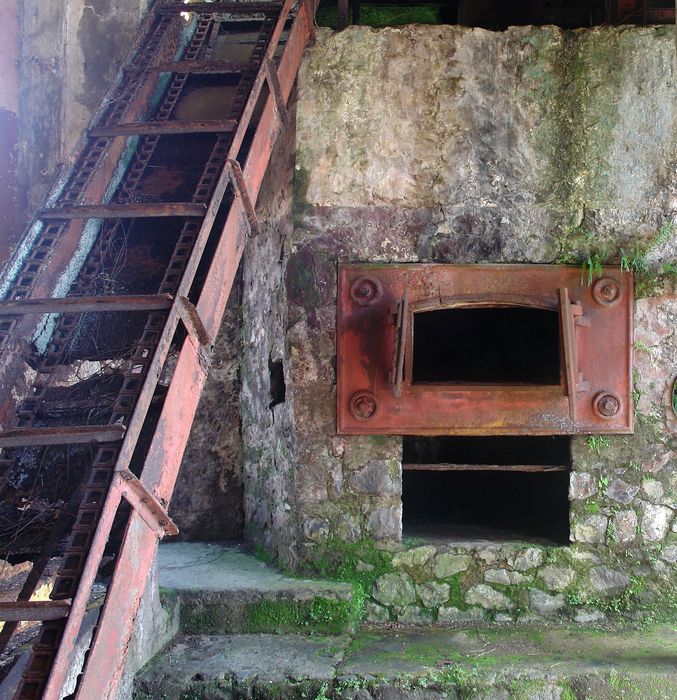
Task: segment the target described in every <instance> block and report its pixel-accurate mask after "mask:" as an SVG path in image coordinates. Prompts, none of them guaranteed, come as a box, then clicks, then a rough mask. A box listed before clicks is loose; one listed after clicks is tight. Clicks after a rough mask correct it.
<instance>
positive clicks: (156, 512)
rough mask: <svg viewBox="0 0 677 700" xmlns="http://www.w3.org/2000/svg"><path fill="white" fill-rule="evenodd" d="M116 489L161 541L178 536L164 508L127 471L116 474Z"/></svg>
mask: <svg viewBox="0 0 677 700" xmlns="http://www.w3.org/2000/svg"><path fill="white" fill-rule="evenodd" d="M116 479H117V488H119V489H120V493H121V495H122V497H123V498H124V499H125V500H126V501H127V503H129V505H130V506H132V508H134V510H136V512H137V513H138V514H139V515H140V516H141V518H143V520H144V522H145V523H146V525H148V527H149V528H150V529H151V530H153V531H154V532H155V533H156V534H157V536H158V537H159V538H160V539H162V538H163V537H164V536H165V535H178V534H179V528H178V527H177V526H176V523H174V521H173V520H172V519H171V518H170V517H169V515H168V514H167V510H166V509H165V506H164V505H163V504H162V503H160V501H158V499H157V498H155V496H153V494H152V493H151V492H150V491H149V490H148V489H147V488H146V487H145V486H144V485H143V484H142V483H141V482H140V481H139V479H137V478H136V476H135V475H134V474H132V472H130V471H129V469H122V470H120V471H118V472H117V473H116Z"/></svg>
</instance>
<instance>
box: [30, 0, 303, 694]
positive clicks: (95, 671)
mask: <svg viewBox="0 0 677 700" xmlns="http://www.w3.org/2000/svg"><path fill="white" fill-rule="evenodd" d="M294 4H295V3H294V0H287V1H286V2H285V3H284V6H283V7H282V9H281V11H280V15H279V18H278V21H277V24H276V26H275V29H274V30H273V34H272V37H271V40H270V43H269V46H268V49H267V52H266V57H265V59H264V61H263V63H262V65H261V69H260V71H259V73H258V75H257V77H256V80H255V82H254V85H253V87H252V90H251V93H250V96H249V99H248V101H247V105H246V107H245V109H244V113H243V116H242V119H241V120H240V121H239V124H238V127H237V130H236V132H235V135H234V137H233V141H232V145H231V148H230V152H229V154H228V157H227V160H229V161H230V160H232V161H234V160H235V159H236V158H237V154H238V152H239V150H240V147H241V145H242V142H243V140H244V137H245V134H246V131H247V128H248V126H249V122H250V120H251V118H252V115H253V113H254V109H255V107H256V103H257V101H258V98H259V96H260V93H261V89H262V88H263V85H264V83H265V82H266V81H268V83H269V86H270V95H269V97H268V99H267V102H266V105H265V107H264V110H263V113H262V115H261V118H260V120H259V122H258V126H257V128H256V132H255V135H254V138H253V142H252V145H251V147H250V150H249V154H248V157H247V163H246V165H245V167H244V168H243V169H242V170H243V171H242V180H243V182H244V186H245V190H244V191H245V192H246V193H247V194H248V197H243V196H236V198H235V200H234V203H233V206H232V207H231V209H230V212H229V214H228V217H227V219H226V222H225V225H224V228H223V231H222V234H221V238H220V241H219V244H218V246H217V249H216V252H215V253H214V256H213V259H212V261H211V265H210V267H209V272H208V274H207V278H206V281H205V283H204V286H203V289H202V292H201V294H200V298H199V301H198V303H197V304H196V308H197V318H198V319H199V321H200V323H201V324H202V327H203V329H204V331H205V332H206V336H207V337H208V338H214V337H215V336H216V333H217V332H218V329H219V326H220V323H221V320H222V318H223V313H224V310H225V306H226V302H227V300H228V297H229V295H230V290H231V288H232V284H233V280H234V278H235V274H236V271H237V268H238V266H239V262H240V259H241V257H242V252H243V250H244V246H245V242H246V238H247V235H248V233H249V231H250V230H251V227H252V221H251V213H250V212H248V211H247V210H248V207H247V206H246V199H247V198H248V199H249V200H251V202H255V201H256V198H257V196H258V193H259V189H260V186H261V183H262V181H263V177H264V174H265V171H266V168H267V165H268V161H269V159H270V155H271V152H272V148H273V144H274V142H275V139H276V137H277V134H278V133H279V131H280V130H281V128H282V124H281V123H280V116H279V115H280V111H281V110H280V104H279V95H278V103H277V104H276V97H275V94H274V93H275V92H276V88H277V87H278V85H277V84H279V90H280V93H281V96H282V97H283V100H284V104H285V105H286V102H287V100H288V98H289V95H290V93H291V89H292V86H293V83H294V80H295V78H296V74H297V72H298V68H299V65H300V61H301V55H302V53H303V49H304V47H305V45H306V43H307V41H308V39H309V38H310V37H311V35H312V31H313V14H314V12H313V9H312V7H311V3H310V2H303V3H302V5H301V6H300V8H299V10H298V12H297V14H296V16H295V18H294V21H293V24H292V28H291V31H290V35H289V38H288V40H287V42H286V45H285V47H284V52H283V54H282V57H281V59H280V62H279V67H278V69H277V78H278V80H275V79H274V77H273V78H272V79H271V70H272V69H271V62H272V59H273V56H274V53H275V50H276V48H277V45H278V43H279V40H280V36H281V34H282V31H283V29H284V25H285V22H286V21H287V18H288V16H289V13H290V11H291V9H292V7H293V6H294ZM230 178H231V170H230V169H229V168H227V167H226V168H224V171H223V174H222V176H221V178H220V180H219V182H218V184H217V186H216V189H215V192H214V195H213V198H212V202H211V203H210V205H209V206H208V207H207V214H206V216H205V219H204V221H203V223H202V228H201V230H200V233H199V235H198V239H197V242H196V244H195V247H194V250H193V253H192V255H191V258H190V261H189V263H188V265H187V267H186V270H185V273H184V276H183V279H182V282H181V285H180V287H179V290H178V293H177V295H176V302H175V303H174V305H173V306H172V308H171V309H170V311H169V315H168V318H167V321H166V324H165V328H164V331H163V334H162V339H161V340H160V343H159V345H158V349H157V351H156V354H155V357H154V359H153V364H152V367H151V370H150V371H149V373H148V375H147V379H146V382H145V385H144V387H143V390H142V392H141V395H140V397H139V401H138V403H137V408H136V410H135V412H134V416H133V418H132V420H131V421H130V425H129V426H128V428H127V431H126V435H125V439H124V442H123V446H122V449H121V452H120V455H119V457H118V461H117V464H116V472H118V473H119V474H124V473H128V472H127V469H128V466H129V463H130V460H131V457H132V453H133V451H134V448H135V445H136V442H137V439H138V436H139V434H140V431H141V427H142V425H143V422H144V419H145V416H146V413H147V410H148V407H149V406H150V401H151V398H152V395H153V391H154V389H155V386H156V384H157V378H158V377H159V373H160V369H161V367H162V365H163V364H164V361H165V359H166V356H167V352H168V350H169V345H170V342H171V339H172V337H173V335H174V332H175V330H176V327H177V325H178V323H179V321H180V320H181V319H182V318H185V311H184V310H183V309H182V306H181V303H180V300H181V298H182V297H186V296H187V294H188V291H189V290H190V287H191V284H192V281H193V279H194V276H195V273H196V272H197V268H198V265H199V263H200V260H201V257H202V254H203V251H204V248H205V246H206V243H207V238H208V236H209V233H210V230H211V227H212V225H213V223H214V220H215V218H216V213H217V211H218V205H219V203H220V202H221V201H222V199H223V197H224V195H225V193H226V189H227V187H228V186H229V182H230ZM236 194H237V193H236ZM248 214H249V216H248ZM200 340H202V341H204V337H203V338H202V339H200V338H197V337H192V336H189V337H188V339H187V340H186V341H185V342H184V344H183V347H182V349H181V352H180V355H179V359H178V362H177V365H176V369H175V371H174V375H173V378H172V382H171V384H170V386H169V389H168V394H167V398H166V400H165V403H164V407H163V410H162V414H161V416H160V419H159V422H158V425H157V428H156V430H155V434H154V436H153V439H152V442H151V446H150V449H149V452H148V455H147V458H146V461H145V465H144V468H143V471H142V474H141V478H140V484H141V485H142V487H143V488H145V489H146V490H147V491H148V492H149V494H150V495H151V496H152V497H153V500H154V501H156V502H159V503H168V502H169V500H170V499H171V495H172V491H173V488H174V483H175V481H176V477H177V474H178V470H179V466H180V464H181V458H182V456H183V452H184V449H185V446H186V443H187V440H188V436H189V433H190V428H191V424H192V421H193V417H194V415H195V411H196V409H197V403H198V400H199V396H200V393H201V390H202V387H203V386H204V383H205V380H206V376H207V373H206V369H205V368H204V365H205V355H206V354H208V353H209V352H210V347H208V346H207V347H206V346H204V345H203V344H201V342H200ZM128 496H129V494H128V493H127V491H126V485H125V480H124V479H121V478H117V479H115V480H114V481H113V484H112V485H111V487H110V489H109V492H108V495H107V497H106V501H105V505H104V508H103V511H102V514H101V518H100V521H99V524H98V527H97V530H96V534H95V536H94V540H93V541H92V544H91V547H90V550H89V554H88V557H87V563H86V565H85V568H84V571H83V574H82V578H81V580H80V584H79V586H78V591H77V593H76V595H75V597H74V598H73V601H72V605H71V610H70V614H69V617H68V622H67V624H66V627H65V630H64V633H63V637H62V639H61V643H60V646H59V651H58V653H57V657H56V659H55V661H54V664H53V667H52V671H51V674H50V677H49V680H48V684H47V687H46V689H45V692H44V695H43V697H44V698H47V699H48V700H57V699H58V698H59V697H60V694H61V691H62V688H63V685H64V682H65V679H66V677H67V674H68V673H69V671H70V669H71V667H72V664H73V661H74V656H75V653H74V650H75V642H76V639H77V636H78V632H79V630H80V627H81V624H82V620H83V617H84V613H85V610H86V606H87V602H88V598H89V591H90V589H91V586H92V584H93V583H94V579H95V576H96V573H97V570H98V567H99V564H100V561H101V557H102V555H103V551H104V548H105V546H106V542H107V540H108V536H109V534H110V531H111V527H112V525H113V520H114V518H115V514H116V512H117V510H118V507H119V505H120V502H121V500H122V498H123V497H124V498H127V499H128V500H130V501H131V502H132V505H134V499H133V498H132V497H129V498H128ZM145 515H146V518H144V514H143V513H141V512H140V511H139V510H138V509H133V510H132V513H131V515H130V518H129V522H128V525H127V529H126V532H125V535H124V538H123V542H122V547H121V550H120V552H119V556H118V562H117V565H116V569H115V573H114V575H113V578H112V581H111V583H110V586H109V590H108V594H107V597H106V601H105V604H104V608H103V611H102V613H101V618H100V620H99V623H98V627H97V630H96V634H95V637H94V640H93V642H92V645H91V648H90V651H89V655H88V658H87V662H86V666H85V668H84V671H83V675H82V677H81V679H80V683H79V686H78V690H77V697H78V698H82V699H83V700H84V699H86V698H112V697H114V696H115V693H116V689H117V687H118V684H119V682H120V678H121V675H122V671H123V669H124V662H125V654H126V651H127V647H128V644H129V641H130V639H131V635H132V632H133V630H134V621H135V617H136V614H137V612H138V607H139V604H140V601H141V597H142V595H143V591H144V588H145V585H146V581H147V578H148V572H149V570H150V566H151V563H152V561H153V557H154V555H155V552H156V548H157V542H158V532H159V530H160V528H162V527H164V526H163V525H162V522H161V521H160V520H158V521H157V525H158V527H152V526H151V525H149V522H148V517H147V516H148V514H145ZM160 517H161V516H160Z"/></svg>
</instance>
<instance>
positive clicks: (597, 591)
mask: <svg viewBox="0 0 677 700" xmlns="http://www.w3.org/2000/svg"><path fill="white" fill-rule="evenodd" d="M674 86H675V52H674V37H673V32H672V29H671V28H627V27H623V28H596V29H591V30H577V31H573V32H565V31H562V30H559V29H557V28H555V27H544V28H534V27H516V28H511V29H509V30H508V31H506V32H503V33H492V32H488V31H484V30H480V29H468V28H462V27H444V26H435V27H431V26H427V27H424V26H409V27H400V28H390V29H384V30H374V29H370V28H364V27H352V28H349V29H348V30H346V31H344V32H341V33H331V32H329V31H325V30H322V31H320V33H319V37H318V42H317V44H316V46H315V47H314V48H312V49H310V50H309V51H308V52H307V55H306V59H305V62H304V65H303V67H302V70H301V74H300V77H299V103H298V116H297V152H296V164H295V199H294V207H295V211H294V213H295V222H294V223H295V225H294V229H293V232H291V235H290V236H289V238H288V239H287V240H286V241H283V244H284V246H283V254H284V264H285V267H286V299H285V298H284V296H285V295H284V293H283V292H282V291H281V289H280V286H279V285H280V282H281V277H282V275H281V271H280V270H279V269H278V266H277V264H276V262H275V261H277V260H278V259H279V252H280V243H279V241H278V239H275V243H274V244H273V243H264V242H258V243H254V244H253V246H252V247H251V249H250V251H249V252H250V258H249V269H250V270H251V271H252V272H251V273H250V275H249V276H247V274H246V275H245V309H244V316H245V326H244V333H245V345H246V346H247V343H249V345H248V348H249V352H248V353H247V350H246V353H247V358H246V360H245V364H246V366H247V367H248V370H247V372H246V374H247V375H248V377H247V378H246V379H245V380H244V383H243V394H242V397H243V412H244V418H243V421H244V431H245V444H246V446H245V452H246V453H247V450H249V454H248V457H246V464H247V465H248V466H247V467H246V469H248V470H249V472H250V483H249V485H248V487H247V485H246V487H245V488H246V508H245V509H246V513H247V515H246V518H247V521H248V523H249V527H250V530H252V531H254V532H256V533H257V536H256V540H257V541H259V542H263V543H264V544H265V545H266V546H267V547H269V548H270V550H271V551H272V552H273V553H276V554H280V553H283V552H285V551H286V552H289V551H291V553H289V554H287V555H286V556H284V557H283V558H284V560H285V563H287V564H289V565H292V566H296V567H297V568H298V567H301V566H303V565H304V564H305V565H307V564H308V563H310V565H311V566H314V567H316V570H320V571H322V572H323V573H325V574H327V573H328V574H331V573H332V571H333V573H334V574H336V575H339V574H340V572H344V573H345V571H346V570H347V568H350V566H352V567H353V568H352V570H353V571H354V572H356V575H357V576H359V577H360V580H362V581H365V580H369V576H372V579H373V587H371V588H369V590H368V593H369V594H370V599H369V601H368V603H367V611H368V614H369V619H372V620H386V619H394V620H399V621H402V622H407V621H408V622H416V621H434V620H437V621H439V622H451V621H459V620H461V621H462V620H474V619H479V618H481V617H486V616H491V617H493V618H494V619H496V620H512V619H515V618H516V617H518V616H519V617H520V618H524V617H527V616H531V615H544V616H550V615H565V616H568V617H572V618H574V619H576V620H579V621H581V622H584V621H591V620H594V619H599V618H601V617H603V616H604V615H613V614H618V613H623V614H630V612H631V611H633V610H635V611H636V610H643V611H644V612H643V613H642V614H646V611H647V610H653V611H654V612H656V611H658V610H659V609H663V608H665V607H666V606H668V607H669V606H670V605H672V606H677V593H676V588H675V585H676V582H675V573H674V571H675V567H674V564H675V562H676V561H677V520H676V519H675V511H676V510H677V482H676V480H675V479H676V477H675V469H676V466H677V464H676V461H675V460H676V458H675V451H676V450H677V432H676V429H677V424H676V418H675V415H674V413H673V410H672V408H671V406H670V400H671V399H670V395H671V386H672V382H673V381H674V379H675V375H676V374H677V354H676V353H677V350H676V347H677V343H676V342H675V341H676V340H677V338H675V333H676V332H677V331H676V329H677V323H676V320H677V318H676V317H677V297H676V296H675V294H674V273H675V269H677V268H675V267H673V266H674V264H675V263H674V261H675V259H676V258H677V255H676V251H677V236H676V235H675V234H676V228H677V227H676V222H677V106H676V105H675V99H674V95H675V93H674ZM286 233H287V232H283V235H286ZM271 246H272V247H271ZM621 260H623V261H624V264H625V265H628V266H630V267H632V268H633V269H634V270H635V273H636V281H637V296H638V297H641V298H638V300H637V304H636V316H635V355H636V372H635V399H636V423H637V429H636V433H635V435H634V436H614V437H611V436H610V437H606V436H601V437H597V438H595V439H587V438H585V437H578V438H575V439H574V440H573V461H572V475H571V486H570V493H569V497H570V501H571V509H570V513H571V515H570V519H571V539H572V543H571V545H570V546H568V547H545V548H543V547H536V546H533V545H528V544H526V543H512V544H495V545H481V544H476V545H472V544H468V545H463V546H461V545H452V544H449V545H445V546H439V545H435V546H433V545H428V544H425V543H420V542H419V543H411V542H406V541H405V542H402V539H401V538H402V532H401V512H402V511H401V483H402V482H401V450H402V446H401V439H400V438H397V437H383V436H368V437H349V436H338V435H337V434H336V417H335V400H336V397H335V320H336V265H337V262H360V261H371V262H429V261H434V262H448V263H479V262H491V263H518V262H526V263H529V262H533V263H572V264H580V263H581V262H587V264H588V265H591V266H594V265H595V264H596V263H597V262H599V261H603V262H606V263H609V264H613V263H617V264H619V265H620V264H621ZM255 270H256V271H257V274H258V276H259V277H258V278H257V279H259V282H258V283H256V284H254V271H255ZM261 276H263V278H264V280H265V281H260V277H261ZM252 285H253V286H252ZM271 301H272V307H271V306H270V304H271ZM285 304H287V305H288V310H287V311H286V312H285V311H284V307H285ZM259 323H263V328H264V330H262V326H260V325H259ZM285 332H286V336H284V337H283V334H284V333H285ZM248 337H249V340H247V338H248ZM271 352H272V353H273V354H275V355H276V356H277V355H279V356H284V360H285V376H286V379H287V397H288V398H287V401H286V403H285V404H284V408H283V409H280V407H276V408H277V410H275V409H274V410H273V411H270V410H268V409H267V408H266V407H265V405H264V404H265V399H266V396H267V391H268V387H267V386H266V377H267V376H268V374H267V362H268V359H269V356H270V353H271ZM248 414H250V415H248ZM262 426H263V427H262ZM292 431H293V436H292V437H288V436H291V435H292ZM282 436H284V439H282ZM290 449H291V450H292V451H291V453H290V452H289V451H288V450H290ZM254 472H256V475H254V474H253V473H254ZM273 473H275V474H276V476H275V477H274V478H273V477H271V476H269V475H271V474H273ZM264 474H266V475H268V476H263V475H264ZM262 487H265V488H267V489H270V491H271V493H269V494H267V495H264V494H262V492H261V488H262ZM247 489H248V490H247ZM271 495H272V496H273V498H272V499H271ZM271 500H272V501H273V502H274V503H275V508H273V509H271ZM264 523H266V525H264ZM271 523H272V524H271ZM290 543H291V544H292V545H293V546H291V550H290V549H289V546H290ZM370 543H375V545H376V554H374V551H373V550H372V549H370V547H371V544H370ZM414 544H415V545H416V546H414ZM360 552H362V553H364V556H362V557H361V556H360V555H359V553H360ZM351 558H352V560H351V561H349V559H351ZM327 562H329V565H328V564H327ZM349 565H350V566H349Z"/></svg>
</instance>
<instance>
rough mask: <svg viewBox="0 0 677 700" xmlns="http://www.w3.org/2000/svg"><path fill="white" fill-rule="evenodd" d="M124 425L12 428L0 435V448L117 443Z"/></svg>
mask: <svg viewBox="0 0 677 700" xmlns="http://www.w3.org/2000/svg"><path fill="white" fill-rule="evenodd" d="M125 431H126V428H125V426H124V425H75V426H65V427H63V426H62V427H53V428H12V429H10V430H5V431H3V432H2V433H0V448H5V447H37V446H39V445H84V444H87V443H89V442H117V441H118V440H122V438H123V437H124V436H125Z"/></svg>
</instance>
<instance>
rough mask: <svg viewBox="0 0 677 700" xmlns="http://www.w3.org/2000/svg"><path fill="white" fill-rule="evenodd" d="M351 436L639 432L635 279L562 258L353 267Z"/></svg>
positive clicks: (344, 411) (341, 410)
mask: <svg viewBox="0 0 677 700" xmlns="http://www.w3.org/2000/svg"><path fill="white" fill-rule="evenodd" d="M338 289H339V299H338V341H337V344H338V348H337V352H338V392H337V393H338V410H337V416H338V432H339V433H345V434H374V433H388V434H420V435H517V434H522V435H541V434H542V435H567V434H575V433H629V432H632V430H633V405H632V386H631V376H632V300H633V290H632V277H631V275H630V274H629V273H624V272H622V271H621V270H619V269H618V268H604V269H603V271H602V273H601V276H600V277H598V278H596V279H593V280H591V281H590V283H588V280H587V279H582V278H581V271H580V269H579V268H575V267H566V266H548V265H472V266H456V265H437V264H418V265H412V264H408V265H385V266H384V265H343V266H341V267H340V268H339V286H338Z"/></svg>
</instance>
